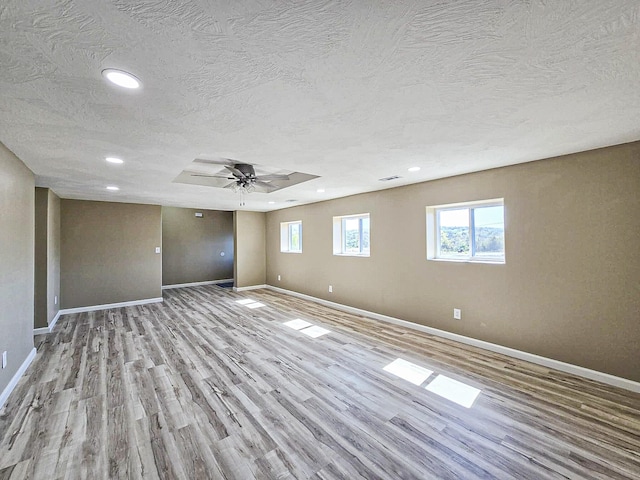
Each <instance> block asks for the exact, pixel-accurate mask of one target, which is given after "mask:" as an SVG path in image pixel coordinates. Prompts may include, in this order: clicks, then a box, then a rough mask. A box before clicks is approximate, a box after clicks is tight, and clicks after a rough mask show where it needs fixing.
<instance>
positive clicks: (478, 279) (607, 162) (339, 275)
mask: <svg viewBox="0 0 640 480" xmlns="http://www.w3.org/2000/svg"><path fill="white" fill-rule="evenodd" d="M639 193H640V142H637V143H633V144H627V145H622V146H617V147H611V148H606V149H600V150H595V151H591V152H585V153H580V154H575V155H569V156H565V157H561V158H556V159H551V160H543V161H539V162H532V163H528V164H522V165H516V166H512V167H506V168H500V169H495V170H489V171H485V172H480V173H473V174H469V175H463V176H458V177H453V178H448V179H443V180H437V181H432V182H427V183H422V184H417V185H411V186H407V187H401V188H394V189H390V190H384V191H379V192H374V193H369V194H363V195H357V196H352V197H348V198H343V199H337V200H332V201H327V202H322V203H316V204H312V205H308V206H301V207H297V208H291V209H287V210H280V211H275V212H270V213H269V214H267V283H268V284H270V285H275V286H278V287H282V288H285V289H289V290H294V291H297V292H301V293H305V294H308V295H313V296H315V297H320V298H323V299H327V300H330V301H334V302H338V303H342V304H346V305H350V306H354V307H358V308H362V309H366V310H370V311H373V312H378V313H381V314H385V315H390V316H393V317H397V318H401V319H405V320H408V321H411V322H415V323H419V324H423V325H428V326H431V327H435V328H438V329H442V330H446V331H450V332H454V333H458V334H461V335H466V336H469V337H473V338H477V339H481V340H485V341H488V342H493V343H497V344H500V345H504V346H507V347H511V348H515V349H518V350H523V351H526V352H531V353H534V354H537V355H542V356H545V357H549V358H554V359H557V360H560V361H564V362H568V363H572V364H575V365H580V366H583V367H586V368H590V369H594V370H598V371H602V372H606V373H610V374H613V375H617V376H620V377H624V378H628V379H631V380H635V381H640V355H639V354H638V348H639V345H640V248H638V239H639V238H640V214H639V213H638V212H640V194H639ZM500 197H502V198H504V202H505V224H506V264H504V265H488V264H472V263H451V262H435V261H427V260H426V253H425V242H426V233H425V232H426V224H425V223H426V221H425V207H426V206H428V205H439V204H447V203H454V202H463V201H472V200H482V199H490V198H500ZM363 212H370V214H371V257H369V258H354V257H338V256H334V255H332V223H331V222H332V217H333V216H335V215H345V214H351V213H363ZM300 219H301V220H302V222H303V249H304V250H303V253H302V254H285V253H280V251H279V246H280V239H279V235H280V233H279V224H280V222H283V221H291V220H300ZM277 275H281V276H282V280H281V281H278V280H277ZM329 284H331V285H333V291H334V293H333V294H329V293H328V285H329ZM453 308H461V309H462V320H454V319H453V318H452V312H453Z"/></svg>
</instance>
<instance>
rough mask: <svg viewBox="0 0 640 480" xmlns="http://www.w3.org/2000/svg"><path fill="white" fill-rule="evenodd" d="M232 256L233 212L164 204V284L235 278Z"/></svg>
mask: <svg viewBox="0 0 640 480" xmlns="http://www.w3.org/2000/svg"><path fill="white" fill-rule="evenodd" d="M196 213H199V214H202V216H201V217H196ZM233 257H234V250H233V212H223V211H218V210H204V209H192V208H177V207H162V284H163V285H176V284H182V283H193V282H206V281H212V280H223V279H229V278H233Z"/></svg>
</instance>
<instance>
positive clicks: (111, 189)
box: [107, 185, 120, 192]
mask: <svg viewBox="0 0 640 480" xmlns="http://www.w3.org/2000/svg"><path fill="white" fill-rule="evenodd" d="M107 190H110V191H112V192H117V191H118V190H120V187H116V186H115V185H108V186H107Z"/></svg>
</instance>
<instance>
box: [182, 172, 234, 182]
mask: <svg viewBox="0 0 640 480" xmlns="http://www.w3.org/2000/svg"><path fill="white" fill-rule="evenodd" d="M191 176H192V177H209V178H226V179H227V180H233V179H234V178H233V177H228V176H226V175H207V174H204V173H192V174H191Z"/></svg>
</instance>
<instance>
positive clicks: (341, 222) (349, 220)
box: [333, 213, 371, 257]
mask: <svg viewBox="0 0 640 480" xmlns="http://www.w3.org/2000/svg"><path fill="white" fill-rule="evenodd" d="M369 234H370V220H369V214H368V213H361V214H357V215H344V216H340V217H333V254H334V255H355V256H360V257H368V256H369V253H370V251H371V249H370V239H369Z"/></svg>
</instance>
